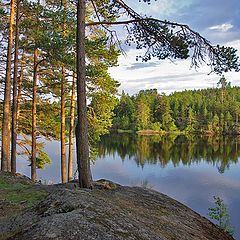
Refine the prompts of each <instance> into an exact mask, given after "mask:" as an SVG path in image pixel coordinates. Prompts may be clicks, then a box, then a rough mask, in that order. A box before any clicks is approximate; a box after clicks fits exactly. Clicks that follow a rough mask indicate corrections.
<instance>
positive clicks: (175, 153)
mask: <svg viewBox="0 0 240 240" xmlns="http://www.w3.org/2000/svg"><path fill="white" fill-rule="evenodd" d="M239 156H240V139H239V138H227V137H207V136H204V137H200V136H136V135H127V134H114V135H113V134H111V135H106V136H104V137H103V138H102V141H101V143H99V157H98V159H97V161H96V163H95V164H94V165H93V166H92V172H93V177H94V179H98V178H106V179H110V180H112V181H115V182H118V183H120V184H122V185H141V184H142V183H144V182H147V185H148V186H149V187H151V188H153V189H155V190H157V191H159V192H162V193H164V194H167V195H168V196H170V197H172V198H174V199H176V200H178V201H180V202H182V203H184V204H186V205H187V206H189V207H190V208H192V209H193V210H195V211H196V212H198V213H200V214H201V215H203V216H205V217H208V215H207V214H208V208H209V207H213V196H219V197H220V198H222V199H223V200H224V202H225V204H226V205H227V206H228V210H229V214H230V217H231V222H232V225H233V227H234V229H235V230H234V232H235V238H236V239H239V240H240V224H239V223H240V214H239V213H240V204H239V203H240V174H239V171H240V163H239Z"/></svg>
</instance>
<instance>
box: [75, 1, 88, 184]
mask: <svg viewBox="0 0 240 240" xmlns="http://www.w3.org/2000/svg"><path fill="white" fill-rule="evenodd" d="M85 14H86V1H85V0H78V3H77V64H76V67H77V114H78V123H77V128H76V145H77V163H78V176H79V186H80V187H81V188H92V175H91V170H90V161H89V143H88V122H87V101H86V65H85V64H86V63H85Z"/></svg>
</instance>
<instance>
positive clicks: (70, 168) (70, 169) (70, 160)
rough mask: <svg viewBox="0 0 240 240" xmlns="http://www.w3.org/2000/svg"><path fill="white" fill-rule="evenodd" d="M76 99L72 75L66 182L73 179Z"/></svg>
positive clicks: (74, 81)
mask: <svg viewBox="0 0 240 240" xmlns="http://www.w3.org/2000/svg"><path fill="white" fill-rule="evenodd" d="M75 98H76V74H75V72H74V73H73V82H72V96H71V108H70V129H69V151H68V181H71V180H72V178H73V140H74V120H75V119H74V118H75V114H74V113H75Z"/></svg>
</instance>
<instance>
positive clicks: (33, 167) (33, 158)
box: [31, 49, 38, 182]
mask: <svg viewBox="0 0 240 240" xmlns="http://www.w3.org/2000/svg"><path fill="white" fill-rule="evenodd" d="M33 68H34V71H33V93H32V94H33V95H32V156H31V179H32V181H33V182H35V181H36V175H37V174H36V155H37V129H36V128H37V70H38V63H37V49H35V50H34V66H33Z"/></svg>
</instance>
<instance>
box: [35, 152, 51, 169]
mask: <svg viewBox="0 0 240 240" xmlns="http://www.w3.org/2000/svg"><path fill="white" fill-rule="evenodd" d="M51 163H52V160H51V159H50V158H49V156H48V155H47V154H46V153H45V152H44V151H42V150H40V151H38V156H37V157H36V166H37V168H39V169H44V167H45V165H46V164H51Z"/></svg>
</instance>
